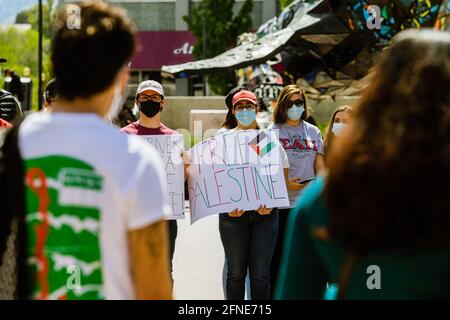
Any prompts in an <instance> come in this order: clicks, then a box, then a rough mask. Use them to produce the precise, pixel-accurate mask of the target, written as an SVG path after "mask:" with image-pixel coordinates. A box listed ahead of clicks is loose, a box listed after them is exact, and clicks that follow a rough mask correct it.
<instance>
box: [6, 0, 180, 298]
mask: <svg viewBox="0 0 450 320" xmlns="http://www.w3.org/2000/svg"><path fill="white" fill-rule="evenodd" d="M77 5H78V6H79V7H80V12H81V17H80V18H81V21H83V24H82V26H81V29H72V30H71V29H69V28H67V25H66V21H67V19H68V14H70V12H69V11H67V10H61V13H60V15H59V17H58V18H57V20H56V22H55V34H54V39H53V42H52V49H51V61H52V67H53V71H54V74H55V76H56V78H57V79H58V99H57V100H56V101H55V103H54V105H53V112H49V113H46V112H36V113H33V114H31V115H29V116H28V117H27V118H26V119H25V120H24V121H23V122H22V124H21V125H20V127H18V136H17V137H15V136H14V135H10V136H9V137H7V139H6V141H7V142H8V143H7V144H6V146H5V150H6V152H1V154H2V159H1V165H0V167H2V172H1V179H2V181H1V183H0V185H1V186H2V188H3V186H4V185H6V186H7V188H6V190H11V191H9V193H7V194H6V195H7V196H8V197H9V199H8V200H7V201H2V214H1V215H0V226H1V228H0V257H2V256H3V253H4V251H5V248H6V245H5V242H6V240H7V239H8V238H9V234H11V231H14V230H15V229H16V228H11V229H10V230H8V227H9V226H11V225H13V223H14V222H15V221H17V219H15V218H18V223H19V230H21V231H20V232H19V242H18V243H19V244H20V246H19V249H20V248H21V250H19V251H21V252H24V248H25V255H26V256H25V257H23V255H21V257H22V258H21V259H18V262H17V263H16V265H18V269H19V270H23V268H25V269H26V274H27V275H29V278H26V277H22V278H20V277H19V278H20V279H19V280H20V281H21V282H22V285H21V286H19V287H21V288H25V290H24V289H21V290H19V291H20V292H21V293H22V296H21V298H22V299H25V298H27V299H41V300H44V299H104V298H106V299H119V300H128V299H171V297H172V293H171V284H170V277H169V272H168V243H167V242H168V241H167V237H168V236H167V225H166V223H165V221H164V220H163V217H164V216H165V213H166V212H167V211H168V210H169V206H168V204H167V203H166V197H165V194H166V192H165V190H166V183H165V175H164V168H163V164H162V161H161V159H160V157H159V155H158V154H157V152H156V150H154V148H152V147H151V146H149V145H148V144H146V143H145V142H144V141H142V140H141V139H139V138H137V137H133V136H126V135H124V134H121V133H120V132H119V130H117V129H115V128H113V127H111V126H110V125H108V123H107V118H109V117H113V116H114V115H116V114H117V112H118V110H119V108H120V106H121V103H122V101H123V91H124V88H125V87H126V86H127V82H128V78H129V69H128V62H129V61H130V59H131V57H132V56H133V54H134V52H135V47H136V40H135V35H134V27H133V25H132V23H131V21H130V20H129V18H128V17H127V16H126V13H125V12H124V11H123V10H122V9H120V8H118V7H115V6H111V5H109V4H107V3H106V2H103V1H95V2H81V3H77ZM80 65H81V66H83V68H80ZM15 129H17V128H16V127H14V128H13V130H11V131H10V132H15V131H14V130H15ZM17 139H18V141H17ZM14 140H16V143H12V142H14ZM2 149H3V147H2ZM21 160H22V161H21ZM3 165H5V170H3V168H4V166H3ZM11 173H14V175H11ZM24 182H25V184H24ZM20 189H22V190H20ZM23 189H25V190H23ZM15 190H18V192H13V191H15ZM0 195H1V197H2V200H4V199H3V197H4V195H3V194H0ZM20 197H24V198H25V199H23V200H24V201H25V200H26V210H25V209H22V206H21V201H20V200H21V199H19V201H15V200H18V198H20ZM23 225H24V227H22V226H23ZM24 229H25V230H26V234H27V237H25V236H24ZM24 237H25V238H24ZM25 241H26V242H25ZM23 262H26V263H27V264H26V265H25V267H23V266H24V263H23ZM74 274H76V275H78V278H79V279H81V281H80V282H79V283H77V282H76V281H72V282H71V278H70V276H71V275H74ZM0 278H1V277H0ZM26 279H28V281H25V280H26ZM69 284H70V285H69Z"/></svg>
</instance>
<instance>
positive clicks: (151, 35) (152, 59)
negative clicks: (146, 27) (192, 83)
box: [131, 31, 196, 70]
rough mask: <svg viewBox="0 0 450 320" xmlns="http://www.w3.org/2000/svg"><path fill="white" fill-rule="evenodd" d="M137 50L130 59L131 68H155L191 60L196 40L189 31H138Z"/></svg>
mask: <svg viewBox="0 0 450 320" xmlns="http://www.w3.org/2000/svg"><path fill="white" fill-rule="evenodd" d="M137 42H138V52H137V53H136V55H135V56H134V58H133V59H132V61H131V68H132V69H154V70H155V69H156V70H160V69H161V66H163V65H173V64H180V63H186V62H190V61H193V60H194V58H193V56H192V49H193V46H194V44H195V42H196V39H195V37H194V36H193V35H192V33H191V32H190V31H140V32H138V33H137Z"/></svg>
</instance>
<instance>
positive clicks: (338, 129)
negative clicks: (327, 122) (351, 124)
mask: <svg viewBox="0 0 450 320" xmlns="http://www.w3.org/2000/svg"><path fill="white" fill-rule="evenodd" d="M345 126H346V125H345V124H343V123H333V128H331V131H332V132H333V133H334V134H335V135H338V134H339V133H340V132H341V131H342V129H344V128H345Z"/></svg>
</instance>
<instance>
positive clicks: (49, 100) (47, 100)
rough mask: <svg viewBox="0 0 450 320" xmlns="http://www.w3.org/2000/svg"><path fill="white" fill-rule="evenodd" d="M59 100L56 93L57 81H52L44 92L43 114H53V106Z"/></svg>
mask: <svg viewBox="0 0 450 320" xmlns="http://www.w3.org/2000/svg"><path fill="white" fill-rule="evenodd" d="M57 99H58V95H57V93H56V79H51V80H50V81H49V82H48V83H47V87H46V88H45V91H44V105H43V108H42V111H43V112H52V111H53V104H54V103H55V101H56V100H57Z"/></svg>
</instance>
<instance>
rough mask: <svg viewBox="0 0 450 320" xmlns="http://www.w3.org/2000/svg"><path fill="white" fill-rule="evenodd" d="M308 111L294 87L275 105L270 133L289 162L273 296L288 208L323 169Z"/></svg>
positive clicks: (285, 90)
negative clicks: (271, 131) (287, 198)
mask: <svg viewBox="0 0 450 320" xmlns="http://www.w3.org/2000/svg"><path fill="white" fill-rule="evenodd" d="M307 117H308V108H307V103H306V97H305V95H304V93H303V91H302V90H301V89H300V88H299V87H298V86H296V85H288V86H286V87H284V88H283V90H282V91H281V92H280V95H279V96H278V100H277V104H276V106H275V110H274V114H273V121H274V125H273V126H272V127H271V129H272V130H277V131H278V134H279V139H280V142H281V145H282V146H283V148H284V150H285V151H286V153H287V156H288V159H289V178H288V193H289V201H290V206H289V207H287V208H280V209H279V226H278V237H277V242H276V246H275V251H274V255H273V260H272V267H271V281H272V283H271V284H272V292H271V294H272V296H273V292H274V291H273V290H274V287H275V281H276V278H277V276H278V272H279V265H280V260H281V254H282V248H283V240H284V236H285V230H286V224H287V219H288V214H289V210H290V208H292V207H293V206H294V205H295V201H296V199H297V198H298V197H299V195H300V194H301V191H302V190H303V189H304V188H305V186H306V185H307V184H308V182H309V181H311V180H312V179H314V178H315V177H316V175H317V174H318V173H319V172H320V171H321V170H323V169H324V167H325V165H324V149H323V142H322V135H321V133H320V130H319V128H317V127H316V126H314V125H312V124H310V123H309V122H306V121H305V119H306V118H307Z"/></svg>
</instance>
